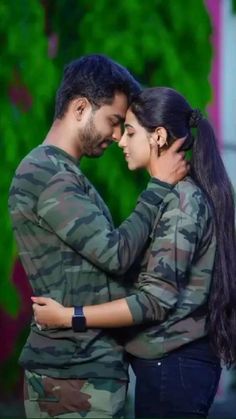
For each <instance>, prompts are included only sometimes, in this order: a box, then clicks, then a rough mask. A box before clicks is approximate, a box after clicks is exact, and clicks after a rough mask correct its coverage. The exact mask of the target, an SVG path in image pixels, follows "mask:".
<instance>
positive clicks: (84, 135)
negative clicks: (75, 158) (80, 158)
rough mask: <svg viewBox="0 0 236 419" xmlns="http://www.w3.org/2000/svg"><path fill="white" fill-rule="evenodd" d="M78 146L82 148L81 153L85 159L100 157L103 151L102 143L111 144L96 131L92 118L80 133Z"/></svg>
mask: <svg viewBox="0 0 236 419" xmlns="http://www.w3.org/2000/svg"><path fill="white" fill-rule="evenodd" d="M79 136H80V145H81V148H82V153H83V155H84V156H87V157H99V156H101V155H102V154H103V153H104V151H105V149H104V148H103V147H101V144H102V143H104V142H105V143H108V142H112V141H110V140H108V139H106V138H104V136H103V135H102V134H101V133H100V132H98V131H97V129H96V127H95V125H94V122H93V119H92V117H91V118H90V120H89V121H88V123H87V124H86V126H85V128H84V129H83V130H81V131H80V134H79Z"/></svg>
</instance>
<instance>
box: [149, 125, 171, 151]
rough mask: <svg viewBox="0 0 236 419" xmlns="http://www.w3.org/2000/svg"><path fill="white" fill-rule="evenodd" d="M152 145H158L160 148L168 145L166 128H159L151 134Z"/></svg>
mask: <svg viewBox="0 0 236 419" xmlns="http://www.w3.org/2000/svg"><path fill="white" fill-rule="evenodd" d="M149 142H150V145H153V146H154V145H156V146H158V147H160V148H162V147H164V146H165V145H166V144H167V131H166V129H165V128H164V127H158V128H156V129H155V131H154V132H153V133H152V134H151V136H150V139H149Z"/></svg>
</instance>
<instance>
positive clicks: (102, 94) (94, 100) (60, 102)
mask: <svg viewBox="0 0 236 419" xmlns="http://www.w3.org/2000/svg"><path fill="white" fill-rule="evenodd" d="M140 90H141V89H140V85H139V83H138V82H137V81H136V80H135V79H134V77H133V76H132V75H131V74H130V73H129V71H128V70H127V69H126V68H125V67H123V66H122V65H120V64H118V63H116V62H115V61H113V60H111V59H110V58H108V57H106V56H104V55H100V54H92V55H87V56H84V57H81V58H79V59H77V60H74V61H72V62H71V63H70V64H68V65H67V66H66V67H65V70H64V74H63V79H62V82H61V85H60V87H59V89H58V91H57V95H56V107H55V118H62V117H63V115H64V114H65V112H66V110H67V108H68V104H69V102H70V101H71V100H73V99H75V98H76V97H86V98H87V99H88V101H89V102H90V103H91V104H92V105H93V106H94V107H100V106H101V105H104V104H109V103H111V102H112V101H113V98H114V95H115V93H117V92H118V93H124V94H125V95H126V96H127V99H128V102H129V103H130V102H131V100H132V97H133V96H135V95H136V94H137V93H139V91H140Z"/></svg>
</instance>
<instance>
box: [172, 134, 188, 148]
mask: <svg viewBox="0 0 236 419" xmlns="http://www.w3.org/2000/svg"><path fill="white" fill-rule="evenodd" d="M185 140H186V137H183V138H178V139H177V140H175V141H174V142H173V144H171V146H170V148H169V150H171V151H178V150H179V149H180V148H181V147H182V145H183V144H184V142H185Z"/></svg>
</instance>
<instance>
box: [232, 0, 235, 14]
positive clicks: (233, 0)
mask: <svg viewBox="0 0 236 419" xmlns="http://www.w3.org/2000/svg"><path fill="white" fill-rule="evenodd" d="M232 8H233V12H234V13H236V0H232Z"/></svg>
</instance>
